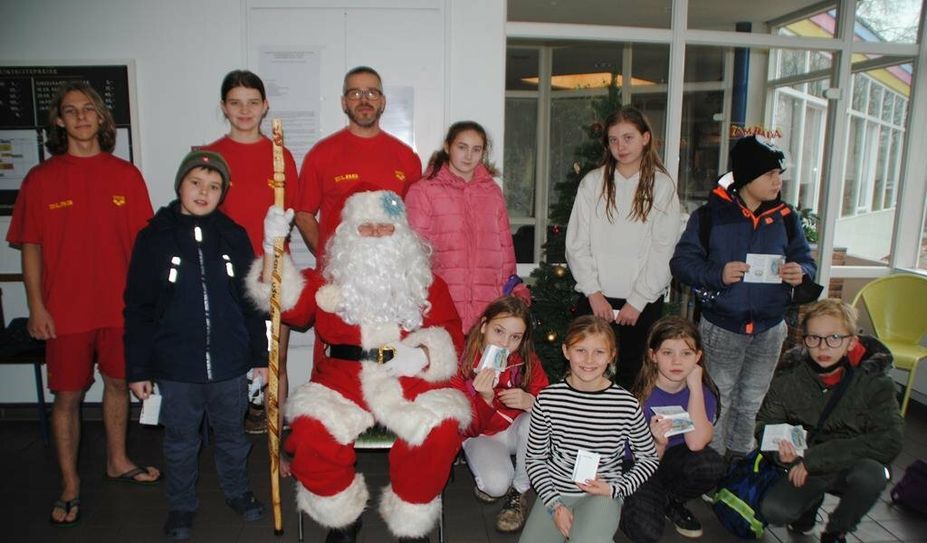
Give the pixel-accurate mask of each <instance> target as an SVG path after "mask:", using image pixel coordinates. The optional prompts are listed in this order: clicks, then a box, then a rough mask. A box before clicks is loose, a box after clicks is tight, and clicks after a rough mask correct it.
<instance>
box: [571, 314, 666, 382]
mask: <svg viewBox="0 0 927 543" xmlns="http://www.w3.org/2000/svg"><path fill="white" fill-rule="evenodd" d="M605 299H606V300H608V303H610V304H611V306H612V309H621V308H622V307H623V306H624V304H625V300H624V299H623V298H607V297H606V298H605ZM591 314H592V307H591V306H590V305H589V298H587V297H585V296H583V297H581V298H580V300H579V303H578V304H576V316H577V317H580V316H582V315H591ZM662 316H663V298H662V297H660V298H657V300H656V301H655V302H651V303H649V304H647V305H646V306H644V309H642V310H641V314H640V316H639V317H638V318H637V324H635V325H634V326H618V325H617V324H615V323H612V330H614V331H615V337H616V338H617V339H618V368H617V373H616V374H615V378H614V379H613V380H614V381H615V382H616V383H618V384H619V385H621V386H622V387H624V388H625V389H627V390H631V387H632V386H633V385H634V381H636V380H637V374H638V373H640V371H641V365H642V364H643V360H644V352H645V351H646V345H644V343H646V342H647V332H649V331H650V326H651V325H653V323H655V322H657V321H658V320H660V317H662Z"/></svg>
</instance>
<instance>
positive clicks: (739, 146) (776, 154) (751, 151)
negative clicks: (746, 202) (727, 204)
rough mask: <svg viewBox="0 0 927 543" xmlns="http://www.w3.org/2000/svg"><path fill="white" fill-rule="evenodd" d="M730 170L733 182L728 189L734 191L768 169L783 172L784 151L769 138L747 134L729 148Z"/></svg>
mask: <svg viewBox="0 0 927 543" xmlns="http://www.w3.org/2000/svg"><path fill="white" fill-rule="evenodd" d="M731 170H732V171H733V173H734V182H733V183H731V185H730V186H729V187H728V190H730V191H731V192H736V191H738V190H740V188H741V187H743V186H744V185H746V184H748V183H750V182H751V181H753V180H754V179H756V178H757V177H760V176H761V175H763V174H765V173H766V172H768V171H770V170H781V171H783V172H784V171H785V153H783V152H782V151H781V150H780V149H779V148H778V147H776V146H775V145H773V144H772V143H770V142H769V140H766V139H764V138H760V139H757V137H756V136H747V137H745V138H741V139H740V140H738V141H737V143H736V144H734V148H733V149H731Z"/></svg>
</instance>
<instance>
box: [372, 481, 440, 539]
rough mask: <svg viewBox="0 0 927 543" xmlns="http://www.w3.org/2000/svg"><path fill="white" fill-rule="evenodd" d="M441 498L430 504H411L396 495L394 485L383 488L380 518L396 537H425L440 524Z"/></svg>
mask: <svg viewBox="0 0 927 543" xmlns="http://www.w3.org/2000/svg"><path fill="white" fill-rule="evenodd" d="M440 515H441V496H438V497H436V498H435V499H433V500H431V501H430V502H428V503H409V502H407V501H404V500H403V499H402V498H400V497H399V496H397V495H396V493H395V492H394V491H393V487H392V485H387V486H385V487H384V488H383V495H382V496H380V516H381V517H383V520H384V521H386V526H387V527H389V531H391V532H393V535H394V536H396V537H423V536H426V535H428V533H429V532H431V530H433V529H434V527H435V526H436V525H437V524H438V517H439V516H440Z"/></svg>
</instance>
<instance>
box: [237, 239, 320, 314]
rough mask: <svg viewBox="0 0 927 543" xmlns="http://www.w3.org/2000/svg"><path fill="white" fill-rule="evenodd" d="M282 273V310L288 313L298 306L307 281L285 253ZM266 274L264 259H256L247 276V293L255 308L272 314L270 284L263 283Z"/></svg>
mask: <svg viewBox="0 0 927 543" xmlns="http://www.w3.org/2000/svg"><path fill="white" fill-rule="evenodd" d="M281 264H282V266H281V268H280V270H281V272H280V310H281V311H287V310H290V309H293V307H295V306H296V302H298V301H299V295H300V293H302V291H303V288H305V286H306V279H305V278H304V277H303V274H302V273H300V272H299V270H298V269H296V264H294V263H293V258H292V257H290V255H288V254H286V253H284V255H283V260H282V261H281ZM263 273H264V258H263V257H259V258H256V259H254V262H253V263H252V264H251V269H250V270H248V275H246V276H245V292H246V294H247V296H248V299H249V300H251V303H253V304H254V306H255V307H257V308H258V309H260V310H262V311H264V312H265V313H270V283H265V282H263V281H261V275H262V274H263Z"/></svg>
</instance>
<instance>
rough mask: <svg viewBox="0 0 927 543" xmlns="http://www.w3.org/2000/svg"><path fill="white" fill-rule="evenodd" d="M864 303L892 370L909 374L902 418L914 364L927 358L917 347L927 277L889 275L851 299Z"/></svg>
mask: <svg viewBox="0 0 927 543" xmlns="http://www.w3.org/2000/svg"><path fill="white" fill-rule="evenodd" d="M860 299H862V300H863V302H865V305H866V310H867V311H868V312H869V318H870V319H871V320H872V325H873V327H874V328H875V334H876V337H878V338H879V340H880V341H881V342H882V343H884V344H885V346H886V347H888V350H890V351H891V352H892V357H893V358H894V360H895V364H894V365H895V367H896V368H898V369H900V370H905V371H907V372H908V384H907V385H905V389H904V398H903V399H902V401H901V416H904V415H905V413H907V411H908V401H909V400H910V399H911V389H912V388H913V386H914V376H915V375H916V374H917V365H918V364H919V363H920V362H921V361H923V360H924V359H925V358H927V347H924V346H923V345H921V344H920V341H921V338H922V337H924V334H925V333H927V309H925V307H927V278H924V277H920V276H918V275H911V274H897V275H889V276H888V277H883V278H881V279H876V280H875V281H872V282H870V283H868V284H867V285H866V286H864V287H863V289H862V290H860V291H859V293H858V294H857V295H856V297H855V298H854V299H853V306H854V307H855V306H856V305H857V303H858V302H859V300H860Z"/></svg>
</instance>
